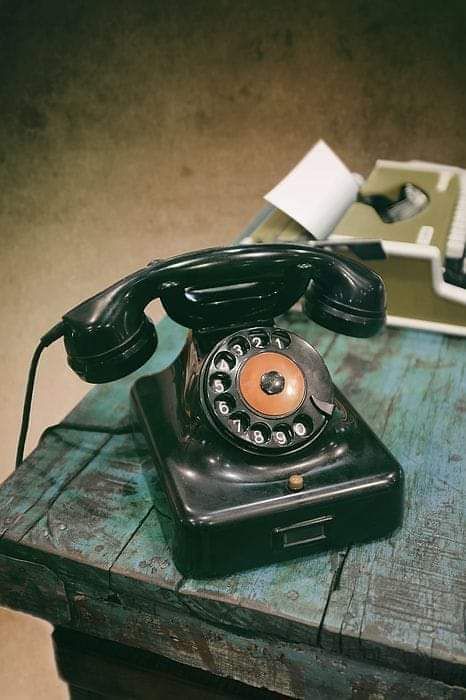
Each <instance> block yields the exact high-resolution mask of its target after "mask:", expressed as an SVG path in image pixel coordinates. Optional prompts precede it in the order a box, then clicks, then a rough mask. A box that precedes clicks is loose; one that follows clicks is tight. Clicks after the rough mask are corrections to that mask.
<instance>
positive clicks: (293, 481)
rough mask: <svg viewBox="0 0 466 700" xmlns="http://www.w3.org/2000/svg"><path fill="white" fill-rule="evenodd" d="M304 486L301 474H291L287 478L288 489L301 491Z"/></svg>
mask: <svg viewBox="0 0 466 700" xmlns="http://www.w3.org/2000/svg"><path fill="white" fill-rule="evenodd" d="M303 486H304V479H303V477H302V476H301V474H292V475H291V476H290V478H289V479H288V488H289V489H290V491H301V489H302V488H303Z"/></svg>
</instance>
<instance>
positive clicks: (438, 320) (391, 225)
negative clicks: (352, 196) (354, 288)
mask: <svg viewBox="0 0 466 700" xmlns="http://www.w3.org/2000/svg"><path fill="white" fill-rule="evenodd" d="M313 239H314V236H313V235H312V233H310V232H308V231H306V230H305V229H304V228H303V226H301V225H300V224H299V223H297V222H296V221H294V220H292V219H291V218H290V217H289V216H287V215H286V214H285V213H284V212H282V211H279V210H277V209H269V210H268V211H267V212H264V216H263V218H262V220H261V221H260V222H259V224H258V225H257V226H255V227H254V229H253V230H250V231H249V232H248V238H247V240H246V242H251V243H259V242H269V243H270V242H272V241H276V242H283V243H291V242H295V243H296V242H300V243H304V242H308V243H309V242H310V243H311V244H312V242H313ZM367 239H378V240H380V242H381V245H382V247H383V250H384V252H385V255H386V259H385V260H372V261H370V262H368V261H367V264H369V266H370V267H371V268H372V269H374V270H376V271H377V272H378V273H379V274H380V275H381V276H382V278H383V280H384V283H385V286H386V289H387V295H388V309H387V311H388V313H387V325H392V326H402V327H403V326H404V327H410V328H416V329H419V330H429V331H437V332H443V333H447V334H451V335H461V336H464V335H466V260H465V243H466V171H465V170H462V169H461V168H455V167H451V166H443V165H437V164H432V163H425V162H422V161H409V162H405V163H404V162H396V161H389V160H378V161H377V162H376V165H375V168H374V169H373V171H372V172H371V174H370V175H369V177H368V178H367V180H365V181H364V182H363V183H362V185H361V187H360V189H359V193H358V196H357V200H356V201H355V202H354V203H353V204H351V206H349V208H348V209H347V210H346V212H345V213H344V214H343V216H342V218H341V219H340V220H339V222H338V223H337V225H336V227H334V228H333V230H332V231H331V232H328V233H327V237H326V238H325V240H327V241H328V242H329V243H332V244H333V245H335V244H336V243H338V242H340V243H341V245H342V246H345V245H349V246H350V247H351V252H350V255H353V254H355V253H357V244H358V242H362V241H363V240H367ZM320 243H323V241H320Z"/></svg>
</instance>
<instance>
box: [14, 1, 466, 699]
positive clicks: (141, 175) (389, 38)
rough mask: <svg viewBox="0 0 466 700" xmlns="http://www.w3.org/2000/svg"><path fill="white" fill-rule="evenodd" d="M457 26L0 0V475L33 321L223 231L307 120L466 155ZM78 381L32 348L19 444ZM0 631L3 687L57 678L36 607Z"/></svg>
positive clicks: (425, 13) (371, 140)
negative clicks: (32, 377)
mask: <svg viewBox="0 0 466 700" xmlns="http://www.w3.org/2000/svg"><path fill="white" fill-rule="evenodd" d="M465 34H466V3H465V2H464V0H457V1H455V0H445V1H443V2H440V1H436V2H429V1H428V0H411V1H410V0H408V1H406V0H405V1H404V2H399V1H397V0H393V1H391V2H386V1H383V0H378V2H370V1H369V0H352V1H351V2H350V1H340V2H337V1H334V2H328V1H327V2H326V1H325V0H313V1H309V2H299V1H293V0H291V1H289V2H277V1H276V0H249V1H246V0H236V1H233V0H212V1H211V2H210V1H208V0H206V1H204V2H200V1H197V0H190V1H185V2H181V1H180V0H170V2H154V1H152V2H149V1H148V0H132V2H130V3H129V2H119V0H113V1H112V2H108V1H106V0H99V2H95V1H79V0H75V1H68V0H35V1H34V2H33V1H32V0H30V1H26V0H8V1H4V0H0V236H1V256H0V295H1V300H2V303H1V328H2V342H1V343H0V359H1V364H0V372H1V375H0V378H1V386H2V391H1V397H2V400H1V403H0V419H1V422H0V425H1V426H2V440H1V442H0V480H3V479H4V478H6V477H7V476H8V474H9V473H10V472H11V470H12V465H13V460H14V452H15V443H16V439H17V433H18V428H19V422H20V414H21V407H22V400H23V392H24V383H25V378H26V372H27V369H28V364H29V361H30V356H31V353H32V351H33V349H34V347H35V345H36V343H37V341H38V338H39V336H40V335H41V334H42V333H43V332H44V331H46V330H47V329H48V328H49V327H50V326H52V325H53V324H54V323H56V322H57V320H59V318H60V316H61V315H62V313H63V312H64V311H65V310H67V309H68V308H69V307H72V306H74V305H75V304H76V303H78V302H79V301H80V300H81V299H83V298H84V297H87V296H89V295H91V294H92V293H94V292H96V291H98V290H100V289H101V288H103V287H104V286H106V285H108V284H109V283H111V282H113V281H114V280H115V279H117V278H118V277H121V276H123V275H125V274H127V273H128V272H130V271H132V270H133V269H135V268H137V267H138V266H143V265H145V264H146V262H147V261H149V260H150V259H153V258H155V257H165V256H169V255H174V254H177V253H180V252H182V251H185V250H188V249H195V248H201V247H206V246H211V245H216V244H226V243H228V242H229V241H231V240H232V239H233V238H234V237H235V236H237V235H238V233H239V232H240V231H241V229H242V228H244V226H245V225H246V224H247V223H248V221H249V220H250V219H251V218H252V217H253V216H254V215H255V214H256V213H257V211H258V210H259V209H260V208H261V206H262V201H261V198H262V196H263V195H264V194H265V193H266V192H267V191H268V190H269V189H270V188H271V187H272V186H273V185H275V184H276V183H277V182H278V181H279V180H280V179H281V178H282V177H283V176H284V175H285V174H286V173H287V172H288V171H289V170H290V168H291V167H292V166H294V165H295V164H296V163H297V161H298V160H299V159H300V158H301V157H302V156H303V155H304V154H305V152H306V151H307V150H308V149H309V148H310V147H311V146H312V145H313V143H314V142H315V141H316V140H317V139H319V138H323V139H325V140H326V141H327V142H328V144H329V145H330V146H331V147H332V148H333V149H334V150H335V151H336V152H337V153H338V154H339V155H340V157H341V158H342V159H343V160H344V161H345V162H346V164H347V165H348V167H349V168H350V169H351V170H354V171H358V172H360V173H362V174H363V175H366V174H368V172H369V171H370V169H371V167H372V165H373V163H374V161H375V159H376V158H391V159H400V160H402V159H409V158H419V159H423V160H428V161H437V162H442V163H447V164H451V165H459V166H466V139H465V132H466V80H465V75H466V42H465V39H464V37H465ZM153 312H154V315H155V316H156V317H157V315H160V310H159V309H158V308H154V310H153ZM88 388H89V387H88V386H86V385H84V384H83V383H81V382H80V381H79V380H78V379H77V378H76V377H75V376H74V375H72V374H71V371H70V370H68V369H67V367H66V363H65V358H64V353H63V349H62V346H61V344H57V345H56V346H53V347H52V348H51V349H50V350H48V352H47V353H45V355H44V358H43V361H42V364H41V366H40V369H39V375H38V382H37V386H36V393H35V400H34V404H33V411H32V425H31V430H30V438H29V441H28V448H27V449H28V450H30V449H32V448H33V447H34V445H35V444H36V443H37V439H38V437H39V435H40V433H41V431H42V429H43V428H44V427H45V426H46V425H48V424H50V423H54V422H57V421H58V420H60V419H61V418H62V417H63V416H64V415H65V414H66V413H67V412H68V411H69V410H70V409H71V408H72V406H73V405H74V404H75V403H76V402H77V401H78V399H79V398H80V397H81V396H83V394H84V393H85V392H86V391H87V390H88ZM0 646H1V649H2V654H1V661H0V688H1V689H2V690H1V696H2V698H5V699H9V698H25V699H26V698H37V699H39V698H48V699H50V700H54V699H55V698H57V699H58V698H65V697H67V693H66V688H65V686H64V684H63V683H61V681H60V680H59V679H58V677H57V675H56V672H55V668H54V661H53V656H52V651H51V644H50V628H49V626H48V625H46V624H45V623H42V622H40V621H38V620H35V619H33V618H30V617H27V616H24V615H19V614H17V613H13V612H11V611H7V610H4V609H0Z"/></svg>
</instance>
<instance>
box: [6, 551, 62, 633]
mask: <svg viewBox="0 0 466 700" xmlns="http://www.w3.org/2000/svg"><path fill="white" fill-rule="evenodd" d="M0 605H5V606H6V607H14V608H16V609H18V610H21V611H22V612H26V613H29V614H30V615H35V616H37V617H45V619H47V620H48V621H49V622H52V623H54V624H60V625H66V624H69V622H70V620H71V614H70V607H69V604H68V597H67V594H66V589H65V585H64V583H63V581H62V580H61V579H60V578H59V577H58V576H57V575H56V574H55V572H53V571H51V570H50V569H48V568H47V567H46V566H43V565H42V564H34V563H33V562H31V561H24V560H22V559H15V558H13V557H8V556H5V555H3V554H0Z"/></svg>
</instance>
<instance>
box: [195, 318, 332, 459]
mask: <svg viewBox="0 0 466 700" xmlns="http://www.w3.org/2000/svg"><path fill="white" fill-rule="evenodd" d="M201 382H202V402H203V405H204V408H205V411H206V415H207V417H208V419H209V421H210V422H211V423H212V425H214V426H215V428H216V429H217V430H219V431H220V432H222V434H223V435H224V436H225V437H226V438H227V439H229V440H230V441H232V442H234V443H235V444H241V445H242V446H243V448H246V449H250V450H251V451H255V452H286V451H292V450H296V449H299V448H301V447H304V446H305V445H306V444H308V443H309V442H311V441H312V440H314V439H315V438H316V437H317V436H318V435H319V433H320V432H321V431H322V429H323V428H324V427H325V425H326V423H327V421H328V419H329V417H330V415H331V413H332V410H333V386H332V382H331V380H330V376H329V373H328V370H327V368H326V367H325V364H324V362H323V360H322V358H321V357H320V355H319V353H318V352H317V351H316V350H315V349H314V348H313V347H312V346H311V345H310V344H309V343H307V342H306V341H305V340H304V339H303V338H300V337H299V336H297V335H295V334H294V333H290V332H289V331H286V330H284V329H281V328H275V327H260V328H251V329H246V330H242V331H241V332H240V333H235V334H233V335H231V336H228V337H227V338H224V339H223V340H222V341H220V343H218V345H217V346H216V347H215V348H214V349H213V351H212V352H211V353H210V355H209V356H208V357H207V358H206V360H205V361H204V365H203V370H202V378H201Z"/></svg>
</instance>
